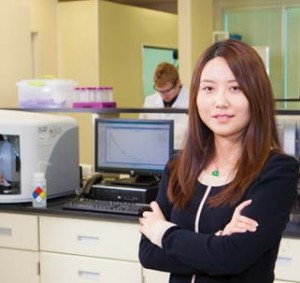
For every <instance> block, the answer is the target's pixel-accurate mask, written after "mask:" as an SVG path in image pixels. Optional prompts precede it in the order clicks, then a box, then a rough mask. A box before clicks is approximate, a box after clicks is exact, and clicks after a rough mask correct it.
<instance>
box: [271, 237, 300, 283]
mask: <svg viewBox="0 0 300 283" xmlns="http://www.w3.org/2000/svg"><path fill="white" fill-rule="evenodd" d="M299 266H300V241H299V239H290V238H283V239H282V241H281V244H280V248H279V252H278V257H277V262H276V267H275V277H276V280H277V281H276V282H278V283H284V282H290V283H297V282H300V272H299Z"/></svg>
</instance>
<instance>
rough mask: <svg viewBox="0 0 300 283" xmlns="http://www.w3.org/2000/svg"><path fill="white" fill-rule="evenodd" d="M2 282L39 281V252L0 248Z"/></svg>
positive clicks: (32, 282) (29, 282)
mask: <svg viewBox="0 0 300 283" xmlns="http://www.w3.org/2000/svg"><path fill="white" fill-rule="evenodd" d="M0 262H1V264H0V282H1V283H20V282H22V283H39V282H40V279H39V268H38V264H39V253H38V252H30V251H21V250H13V249H3V248H0Z"/></svg>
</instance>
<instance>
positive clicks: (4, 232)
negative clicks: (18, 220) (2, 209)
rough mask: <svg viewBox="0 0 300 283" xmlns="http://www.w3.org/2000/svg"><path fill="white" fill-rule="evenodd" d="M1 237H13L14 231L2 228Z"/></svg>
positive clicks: (0, 230) (0, 228)
mask: <svg viewBox="0 0 300 283" xmlns="http://www.w3.org/2000/svg"><path fill="white" fill-rule="evenodd" d="M0 235H2V236H12V229H11V228H7V227H0Z"/></svg>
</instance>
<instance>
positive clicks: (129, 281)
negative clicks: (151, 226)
mask: <svg viewBox="0 0 300 283" xmlns="http://www.w3.org/2000/svg"><path fill="white" fill-rule="evenodd" d="M72 197H74V196H69V197H63V198H59V199H56V200H48V205H47V208H45V209H37V208H33V207H32V206H31V204H0V261H1V265H0V282H2V283H19V282H23V283H27V282H28V283H54V282H55V283H65V282H72V283H77V282H78V283H79V282H90V281H92V282H93V281H95V282H107V283H119V282H124V283H142V282H147V283H154V282H155V283H156V282H162V283H163V282H168V274H167V273H162V272H156V271H151V270H146V269H143V268H142V266H141V265H140V263H139V260H138V245H139V239H140V233H139V224H138V217H135V216H124V215H113V214H101V213H92V212H83V211H82V212H80V211H69V210H63V209H62V208H61V206H62V204H64V203H65V202H66V201H68V200H69V199H70V198H72Z"/></svg>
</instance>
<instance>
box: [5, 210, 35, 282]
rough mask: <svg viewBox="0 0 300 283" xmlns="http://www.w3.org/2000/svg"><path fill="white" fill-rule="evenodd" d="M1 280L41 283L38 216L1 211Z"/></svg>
mask: <svg viewBox="0 0 300 283" xmlns="http://www.w3.org/2000/svg"><path fill="white" fill-rule="evenodd" d="M0 262H1V264H0V282H1V283H14V282H16V283H17V282H23V283H38V282H40V281H39V278H40V277H39V252H38V217H37V216H32V215H18V214H9V213H1V214H0Z"/></svg>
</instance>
